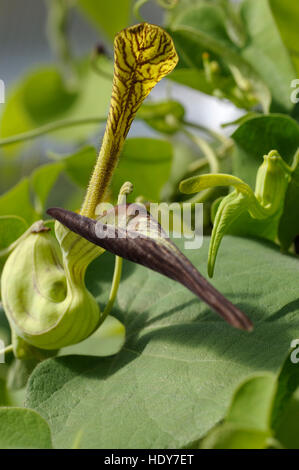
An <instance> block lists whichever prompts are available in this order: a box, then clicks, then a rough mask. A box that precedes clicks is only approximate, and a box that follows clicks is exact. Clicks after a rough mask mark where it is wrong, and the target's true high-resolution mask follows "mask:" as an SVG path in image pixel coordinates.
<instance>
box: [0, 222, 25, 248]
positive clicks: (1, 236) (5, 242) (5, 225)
mask: <svg viewBox="0 0 299 470" xmlns="http://www.w3.org/2000/svg"><path fill="white" fill-rule="evenodd" d="M27 228H28V224H27V222H26V221H25V220H24V219H23V218H22V217H19V216H17V215H1V216H0V253H1V250H4V249H5V248H7V247H8V246H9V245H10V244H11V243H12V242H13V241H14V240H16V239H17V238H19V237H20V236H21V235H22V234H23V233H24V232H25V231H26V229H27Z"/></svg>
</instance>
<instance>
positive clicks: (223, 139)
mask: <svg viewBox="0 0 299 470" xmlns="http://www.w3.org/2000/svg"><path fill="white" fill-rule="evenodd" d="M183 124H184V125H185V126H187V127H192V128H193V129H197V130H198V131H202V132H205V133H206V134H209V135H210V136H211V137H214V139H216V140H218V141H219V142H220V143H222V144H224V145H225V146H227V147H230V146H231V145H232V140H231V139H229V138H228V137H226V136H225V135H222V134H220V133H219V132H216V131H214V130H213V129H209V128H208V127H205V126H203V125H202V124H197V123H195V122H190V121H185V120H184V121H183Z"/></svg>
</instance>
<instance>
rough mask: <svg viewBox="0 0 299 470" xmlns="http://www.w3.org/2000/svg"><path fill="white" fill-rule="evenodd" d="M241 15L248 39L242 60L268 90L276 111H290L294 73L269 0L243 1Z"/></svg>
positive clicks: (242, 52)
mask: <svg viewBox="0 0 299 470" xmlns="http://www.w3.org/2000/svg"><path fill="white" fill-rule="evenodd" d="M241 14H242V17H243V20H244V24H245V25H246V31H247V35H248V41H247V44H246V46H245V47H244V48H243V49H242V51H241V54H242V57H244V59H246V60H247V61H248V63H249V64H251V66H252V67H253V68H254V69H255V70H256V71H257V72H258V73H259V75H260V77H262V79H263V80H264V81H265V83H267V85H268V86H269V88H270V91H271V94H272V97H273V100H274V105H275V108H276V110H279V111H281V110H283V111H287V112H289V111H291V110H292V108H293V107H294V105H293V103H292V102H291V100H290V85H291V82H292V80H294V79H295V78H296V71H295V69H294V67H293V64H292V61H291V58H290V56H289V53H288V51H287V49H286V47H285V45H284V44H283V41H282V39H281V37H280V33H279V30H278V28H277V26H276V23H275V21H274V19H273V15H272V12H271V8H270V6H269V0H263V1H261V0H244V1H243V3H242V6H241Z"/></svg>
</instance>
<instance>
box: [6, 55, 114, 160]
mask: <svg viewBox="0 0 299 470" xmlns="http://www.w3.org/2000/svg"><path fill="white" fill-rule="evenodd" d="M99 67H100V68H101V69H103V71H104V72H105V71H106V72H107V71H111V68H112V64H111V62H110V61H109V60H108V59H107V58H105V57H100V58H99ZM78 69H79V79H80V80H79V85H78V89H77V90H71V91H70V90H68V88H67V87H66V85H65V84H64V82H63V80H62V77H61V74H60V71H59V70H58V68H56V67H55V66H44V67H40V68H38V69H35V70H33V71H31V72H30V73H29V74H27V75H26V76H25V77H23V78H22V80H21V81H19V82H18V83H17V84H16V85H15V86H14V87H13V88H12V90H11V91H10V94H9V96H8V99H7V101H6V104H5V105H4V110H3V114H2V119H1V127H0V137H1V138H6V137H10V136H13V135H17V134H20V133H23V132H27V131H29V130H32V129H35V128H37V127H40V126H42V125H44V124H46V123H50V122H52V121H53V120H63V119H68V118H72V119H74V120H75V119H85V118H88V117H103V116H105V115H106V112H107V109H108V105H109V100H110V95H111V81H110V80H109V79H107V77H106V76H104V75H102V76H100V75H98V74H96V73H95V72H94V70H92V69H91V66H90V64H89V62H88V60H85V61H82V62H81V63H80V65H79V66H78ZM98 127H99V126H98V125H97V124H89V125H82V126H76V127H75V128H68V129H62V130H58V131H56V132H55V133H53V134H51V136H52V135H53V136H54V137H55V138H60V139H63V140H65V139H71V140H72V141H74V140H77V141H79V140H81V139H86V138H87V137H88V136H89V135H90V134H92V133H94V132H95V130H96V129H97V128H98ZM20 145H21V144H19V145H13V146H9V147H7V148H6V147H4V148H3V149H4V151H5V152H8V154H11V153H12V154H13V153H15V152H16V151H17V150H19V148H20Z"/></svg>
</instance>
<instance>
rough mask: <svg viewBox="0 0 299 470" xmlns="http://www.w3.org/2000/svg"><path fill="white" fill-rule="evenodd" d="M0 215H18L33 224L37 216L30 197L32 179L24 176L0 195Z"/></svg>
mask: <svg viewBox="0 0 299 470" xmlns="http://www.w3.org/2000/svg"><path fill="white" fill-rule="evenodd" d="M0 215H16V216H19V217H21V218H22V219H24V220H25V221H26V222H27V223H28V224H29V225H31V224H32V223H33V222H34V221H35V220H36V218H37V213H36V212H35V210H34V208H33V206H32V203H31V198H30V180H29V179H28V178H24V179H23V180H22V181H20V182H19V183H18V184H17V185H16V186H14V187H13V188H12V189H10V190H9V191H7V192H6V193H5V194H3V195H2V196H1V197H0Z"/></svg>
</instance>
